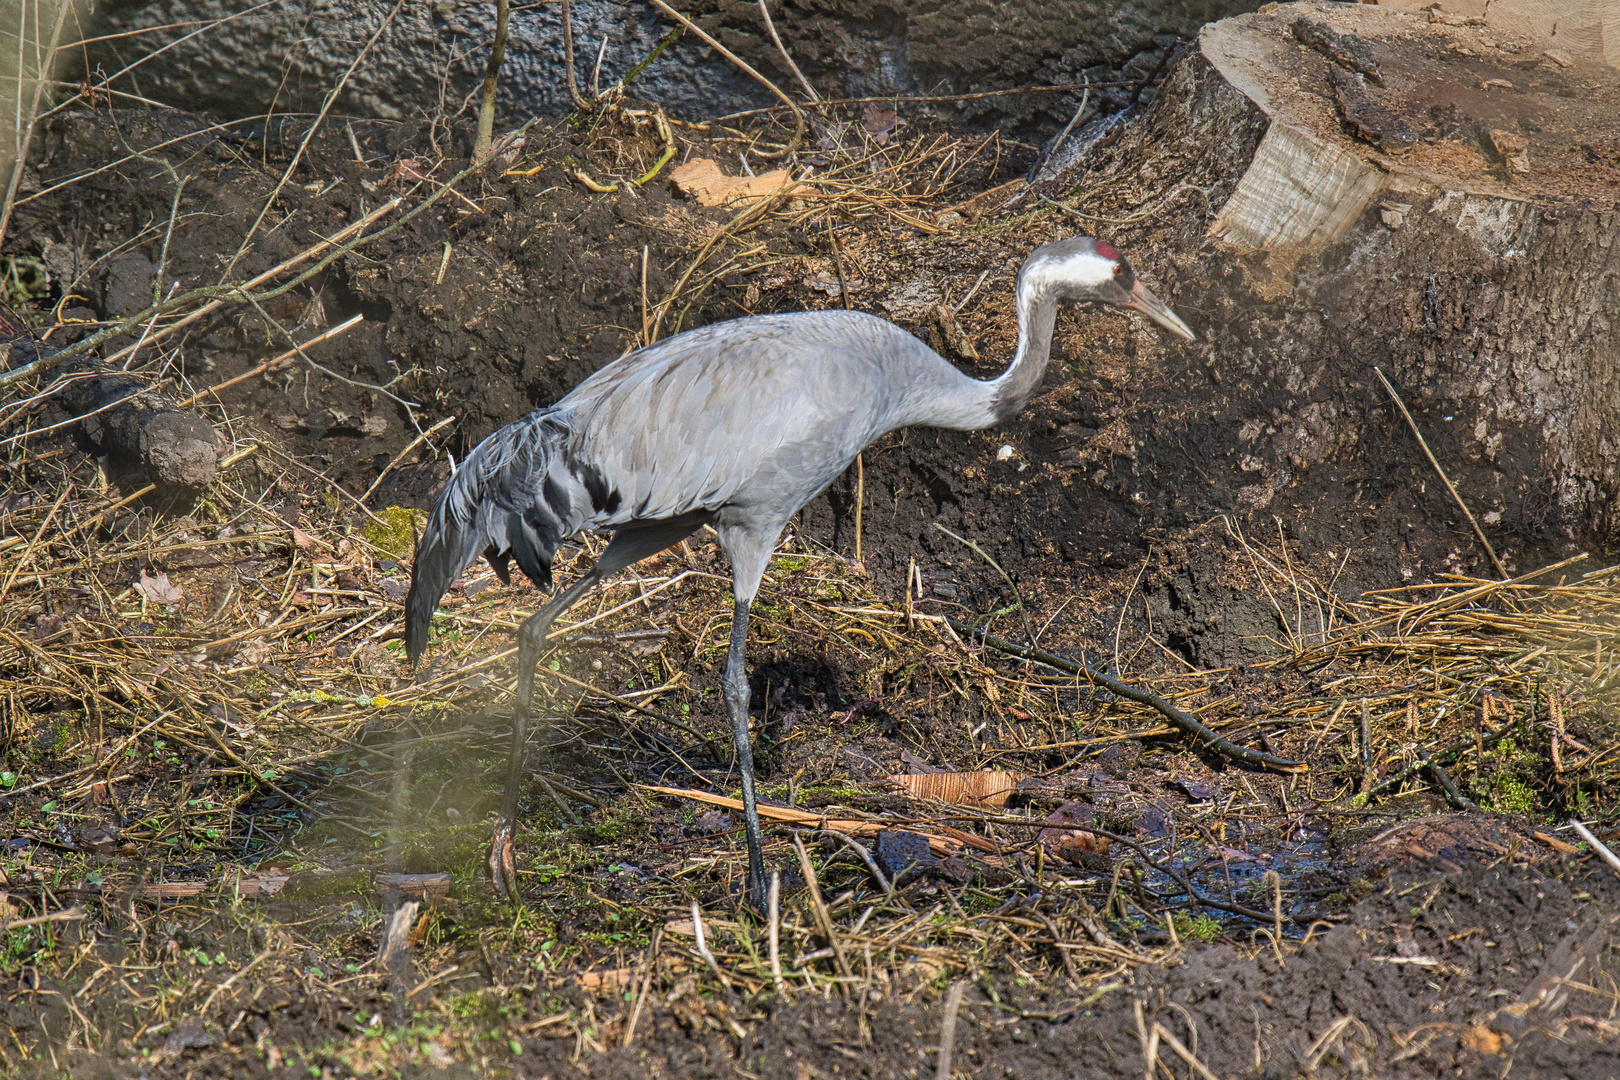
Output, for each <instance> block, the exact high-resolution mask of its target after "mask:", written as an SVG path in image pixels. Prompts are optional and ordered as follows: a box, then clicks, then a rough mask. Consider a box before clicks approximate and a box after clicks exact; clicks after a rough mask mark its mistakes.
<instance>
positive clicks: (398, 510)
mask: <svg viewBox="0 0 1620 1080" xmlns="http://www.w3.org/2000/svg"><path fill="white" fill-rule="evenodd" d="M377 517H378V519H379V520H376V521H373V522H371V523H370V524H369V525H367V526H366V527H365V529H364V530H363V531H362V532H361V534H360V535H361V536H362V537H364V538H365V541H366V543H368V544H370V545H371V546H372V547H374V548H376V549H377V550H378V551H381V552H386V553H387V555H388V557H389V558H391V559H393V560H394V561H396V562H406V561H408V560H409V559H410V557H411V555H412V554H414V553H415V551H416V534H417V532H418V531H419V530H420V529H422V528H423V527H424V526H426V524H427V521H426V518H425V516H424V515H422V514H421V512H420V511H416V510H409V509H406V508H405V507H403V506H390V507H389V508H388V509H386V510H384V511H382V512H381V513H380V514H378V515H377Z"/></svg>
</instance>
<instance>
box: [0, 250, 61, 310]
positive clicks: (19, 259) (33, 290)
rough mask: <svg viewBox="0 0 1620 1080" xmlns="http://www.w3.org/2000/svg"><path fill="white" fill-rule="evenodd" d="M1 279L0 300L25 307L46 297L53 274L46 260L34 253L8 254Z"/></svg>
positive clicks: (14, 305)
mask: <svg viewBox="0 0 1620 1080" xmlns="http://www.w3.org/2000/svg"><path fill="white" fill-rule="evenodd" d="M3 272H4V274H5V276H4V278H3V279H0V300H3V301H5V302H6V303H7V304H10V305H12V306H13V307H23V306H26V305H28V304H33V303H36V302H38V301H40V300H43V299H44V298H45V295H46V293H47V292H49V291H50V285H51V274H50V271H49V270H47V269H45V261H44V260H43V259H40V258H38V257H36V256H33V255H8V256H6V260H5V263H4V265H3Z"/></svg>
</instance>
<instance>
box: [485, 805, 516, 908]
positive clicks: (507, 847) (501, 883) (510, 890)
mask: <svg viewBox="0 0 1620 1080" xmlns="http://www.w3.org/2000/svg"><path fill="white" fill-rule="evenodd" d="M489 879H490V881H491V882H492V883H493V884H494V886H495V890H496V891H497V892H503V893H505V894H506V897H507V899H509V900H511V901H512V903H514V904H515V903H517V902H518V891H517V857H516V855H515V854H514V852H513V849H512V823H511V822H510V821H501V822H498V823H496V825H495V831H494V832H493V833H492V834H491V835H490V838H489Z"/></svg>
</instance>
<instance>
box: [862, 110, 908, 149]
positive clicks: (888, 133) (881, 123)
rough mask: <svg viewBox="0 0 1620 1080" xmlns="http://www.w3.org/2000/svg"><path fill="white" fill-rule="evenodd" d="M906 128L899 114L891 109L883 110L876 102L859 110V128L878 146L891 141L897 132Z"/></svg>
mask: <svg viewBox="0 0 1620 1080" xmlns="http://www.w3.org/2000/svg"><path fill="white" fill-rule="evenodd" d="M905 126H906V122H905V121H904V120H902V119H900V114H899V113H898V112H896V111H895V110H893V109H885V108H884V107H883V106H881V105H879V104H877V102H871V103H869V104H868V105H867V106H866V108H864V109H862V110H861V127H862V128H863V129H865V131H866V133H867V134H868V135H870V136H872V141H873V142H875V143H877V144H878V145H879V146H882V145H884V144H885V143H887V142H888V141H889V140H890V139H892V138H893V137H894V135H895V133H896V132H897V131H899V130H900V129H901V128H903V127H905Z"/></svg>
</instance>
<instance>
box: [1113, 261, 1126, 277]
mask: <svg viewBox="0 0 1620 1080" xmlns="http://www.w3.org/2000/svg"><path fill="white" fill-rule="evenodd" d="M1124 272H1125V267H1123V266H1121V265H1120V264H1119V263H1115V264H1114V276H1115V277H1119V275H1121V274H1123V273H1124Z"/></svg>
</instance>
